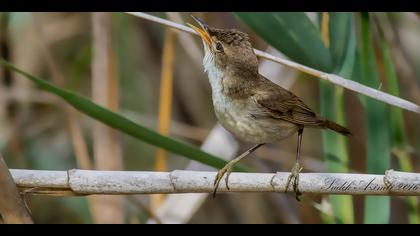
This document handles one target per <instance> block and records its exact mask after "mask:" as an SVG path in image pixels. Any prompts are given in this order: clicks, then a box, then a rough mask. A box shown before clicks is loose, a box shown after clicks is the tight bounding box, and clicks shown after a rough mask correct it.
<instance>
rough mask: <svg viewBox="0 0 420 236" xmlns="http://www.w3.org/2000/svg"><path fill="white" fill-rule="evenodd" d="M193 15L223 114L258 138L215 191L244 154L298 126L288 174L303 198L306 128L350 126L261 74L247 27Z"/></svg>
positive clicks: (241, 132)
mask: <svg viewBox="0 0 420 236" xmlns="http://www.w3.org/2000/svg"><path fill="white" fill-rule="evenodd" d="M192 17H193V18H194V19H195V20H196V21H197V23H198V24H199V25H200V27H201V29H200V28H198V27H196V26H193V25H191V24H188V25H189V26H190V27H191V28H193V29H194V30H195V31H196V32H197V33H198V34H199V35H200V36H201V38H202V40H203V44H204V51H205V56H204V59H203V66H204V71H205V72H207V73H208V77H209V80H210V85H211V88H212V99H213V106H214V111H215V114H216V117H217V119H218V120H219V122H220V123H221V124H222V125H223V127H224V128H225V129H227V130H228V131H229V132H231V133H232V134H234V135H235V136H236V137H238V138H239V139H242V140H244V141H247V142H251V143H255V144H256V145H255V146H254V147H252V148H251V149H249V150H248V151H246V152H245V153H243V154H242V155H240V156H239V157H237V158H235V159H233V160H232V161H230V162H229V163H228V164H227V165H226V166H225V167H224V168H222V169H221V170H219V171H218V173H217V175H216V178H215V180H214V192H213V196H215V194H216V191H217V188H218V186H219V183H220V180H221V179H222V177H223V176H224V174H226V177H225V182H226V187H227V188H228V189H229V185H228V179H229V175H230V173H231V171H232V167H233V166H234V165H235V164H236V163H237V162H239V161H240V160H241V159H242V158H244V157H245V156H247V155H249V154H250V153H252V152H253V151H255V150H256V149H258V148H259V147H261V146H262V145H264V144H266V143H274V142H278V141H281V140H283V139H285V138H288V137H290V136H292V135H294V134H295V133H296V132H297V133H298V143H297V155H296V164H295V166H294V167H293V169H292V171H291V174H290V176H289V178H288V181H287V186H286V192H287V190H288V187H289V184H290V182H291V180H292V179H293V180H294V181H293V190H294V192H295V193H296V199H298V196H299V195H300V193H299V190H298V183H299V172H300V171H301V167H300V165H299V158H300V147H301V142H302V134H303V129H304V128H305V127H309V128H323V129H331V130H333V131H335V132H338V133H340V134H342V135H346V136H347V135H349V134H350V132H349V130H348V129H347V128H345V127H343V126H341V125H338V124H336V123H334V122H331V121H328V120H326V119H325V118H322V117H320V116H318V115H316V114H315V113H314V112H313V111H312V110H311V109H310V108H309V107H308V106H307V105H305V103H303V102H302V101H301V100H300V99H299V98H298V97H297V96H296V95H294V94H293V93H292V92H290V91H288V90H286V89H284V88H282V87H280V86H278V85H277V84H275V83H273V82H271V81H270V80H268V79H266V78H265V77H264V76H262V75H260V74H259V73H258V60H257V56H256V55H255V53H254V50H253V47H252V45H251V43H250V40H249V37H248V35H247V34H246V33H243V32H240V31H238V30H236V29H217V28H214V27H210V26H208V25H207V24H206V23H205V22H204V21H202V20H200V19H198V18H197V17H194V16H192ZM298 200H299V199H298Z"/></svg>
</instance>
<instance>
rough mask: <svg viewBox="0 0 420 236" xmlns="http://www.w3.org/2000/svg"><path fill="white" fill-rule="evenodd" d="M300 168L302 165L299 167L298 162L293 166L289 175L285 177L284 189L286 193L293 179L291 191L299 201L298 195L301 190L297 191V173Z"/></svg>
mask: <svg viewBox="0 0 420 236" xmlns="http://www.w3.org/2000/svg"><path fill="white" fill-rule="evenodd" d="M301 170H302V167H300V165H299V163H296V164H295V166H294V167H293V169H292V171H291V173H290V175H289V177H288V178H287V183H286V189H285V192H286V193H287V190H288V189H289V185H290V182H291V181H292V179H293V192H295V193H296V200H298V201H300V199H299V196H300V195H302V193H301V192H299V189H298V187H299V173H300V171H301Z"/></svg>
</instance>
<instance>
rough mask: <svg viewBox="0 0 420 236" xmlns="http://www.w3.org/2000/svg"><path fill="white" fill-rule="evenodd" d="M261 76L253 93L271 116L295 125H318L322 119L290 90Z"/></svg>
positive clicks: (255, 98)
mask: <svg viewBox="0 0 420 236" xmlns="http://www.w3.org/2000/svg"><path fill="white" fill-rule="evenodd" d="M260 77H261V78H260V79H259V80H260V83H259V86H258V89H256V90H255V93H254V95H253V99H254V101H255V102H256V103H257V105H259V106H262V107H263V108H265V112H266V113H267V114H268V115H270V116H271V117H273V118H276V119H282V120H285V121H288V122H291V123H294V124H297V125H304V126H318V125H320V124H321V123H322V122H323V120H322V119H319V117H317V115H316V114H315V113H314V112H313V111H312V110H311V109H310V108H309V107H308V106H307V105H306V104H305V103H303V102H302V101H301V100H300V99H299V98H298V97H297V96H296V95H294V94H293V93H292V92H290V91H288V90H286V89H284V88H282V87H280V86H278V85H276V84H274V83H273V82H271V81H269V80H268V79H266V78H264V77H263V76H260Z"/></svg>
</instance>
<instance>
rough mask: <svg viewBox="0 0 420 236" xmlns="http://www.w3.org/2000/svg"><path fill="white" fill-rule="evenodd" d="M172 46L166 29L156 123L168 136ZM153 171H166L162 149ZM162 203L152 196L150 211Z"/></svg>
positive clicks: (160, 198) (171, 36) (170, 32)
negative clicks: (157, 119)
mask: <svg viewBox="0 0 420 236" xmlns="http://www.w3.org/2000/svg"><path fill="white" fill-rule="evenodd" d="M174 44H175V32H174V31H173V30H172V29H166V31H165V42H164V46H163V56H162V72H161V83H160V95H159V97H160V101H159V121H158V132H159V133H160V134H163V135H168V134H169V125H170V120H171V106H172V90H173V61H174ZM155 170H156V171H166V170H167V152H166V151H165V150H163V149H158V150H157V152H156V163H155ZM163 201H164V195H160V194H159V195H154V196H152V202H151V204H152V209H157V208H158V207H159V206H160V205H161V204H162V202H163Z"/></svg>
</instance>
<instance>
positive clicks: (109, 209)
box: [92, 12, 124, 223]
mask: <svg viewBox="0 0 420 236" xmlns="http://www.w3.org/2000/svg"><path fill="white" fill-rule="evenodd" d="M92 25H93V49H94V52H93V58H92V59H93V62H92V66H93V67H92V73H93V74H92V97H93V100H94V101H95V102H96V103H98V104H100V105H102V106H105V107H108V108H110V109H112V110H114V111H115V110H117V108H118V96H117V90H118V86H117V85H118V83H117V81H116V75H115V70H116V69H115V66H116V65H115V58H114V57H115V55H114V53H113V50H112V37H111V13H105V12H98V13H93V14H92ZM93 152H94V160H95V167H96V169H99V170H121V169H122V157H121V148H120V141H119V137H118V133H117V132H116V131H115V130H113V129H111V128H109V127H107V126H106V125H104V124H101V123H99V122H95V123H94V127H93ZM93 218H94V221H95V222H96V223H123V222H124V212H123V198H122V197H121V196H95V203H94V214H93Z"/></svg>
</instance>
